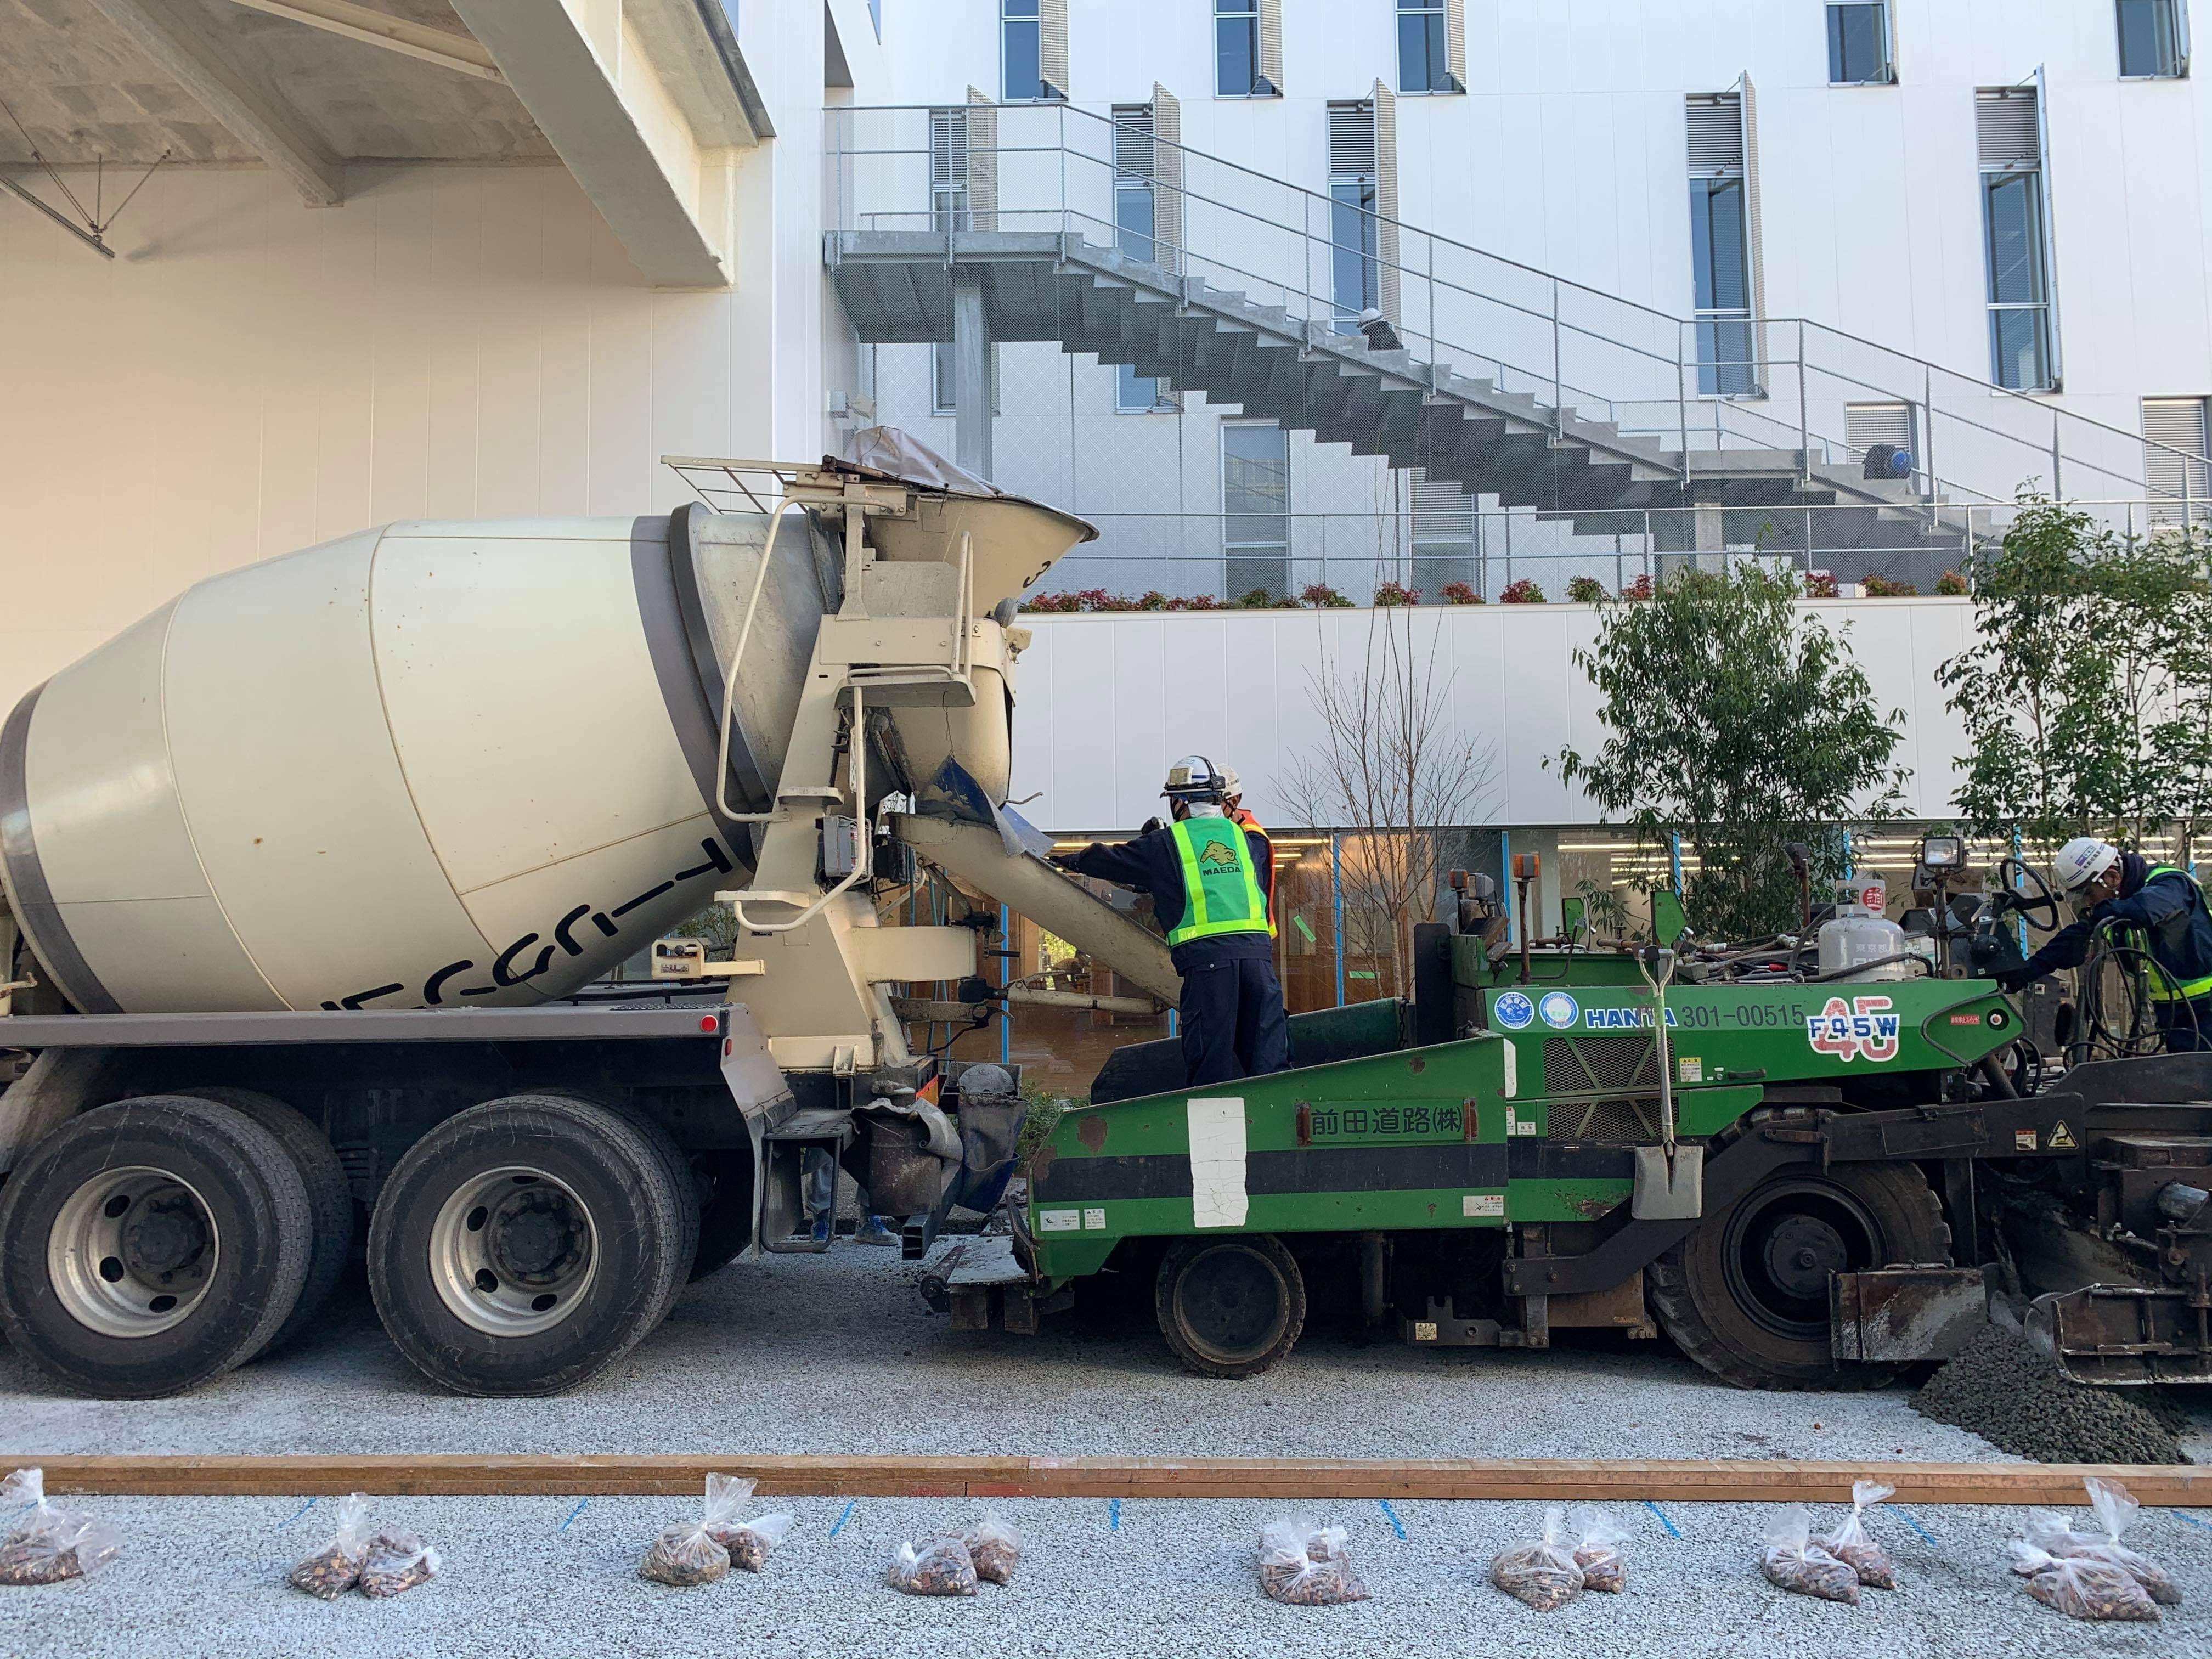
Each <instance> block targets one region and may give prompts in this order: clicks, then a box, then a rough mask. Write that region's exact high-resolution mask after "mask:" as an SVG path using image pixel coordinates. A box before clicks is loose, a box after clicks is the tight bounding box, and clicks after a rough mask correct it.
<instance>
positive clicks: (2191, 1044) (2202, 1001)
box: [1182, 980, 2212, 1056]
mask: <svg viewBox="0 0 2212 1659" xmlns="http://www.w3.org/2000/svg"><path fill="white" fill-rule="evenodd" d="M1183 982H1184V983H1185V984H1186V985H1188V983H1189V981H1188V980H1186V981H1183ZM2152 1009H2153V1018H2155V1019H2156V1020H2157V1021H2158V1029H2159V1030H2160V1031H2161V1032H2163V1033H2164V1034H2165V1036H2166V1053H2168V1054H2197V1053H2199V1052H2202V1051H2208V1050H2212V997H2198V998H2197V1000H2195V1001H2193V1002H2160V1003H2154V1004H2153V1005H2152ZM1182 1051H1183V1054H1185V1055H1186V1056H1188V1054H1189V1053H1190V1042H1189V1040H1188V1038H1186V1039H1185V1040H1184V1042H1183V1049H1182Z"/></svg>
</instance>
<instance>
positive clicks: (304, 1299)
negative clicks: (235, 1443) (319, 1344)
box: [178, 1085, 354, 1358]
mask: <svg viewBox="0 0 2212 1659" xmlns="http://www.w3.org/2000/svg"><path fill="white" fill-rule="evenodd" d="M178 1092H179V1093H180V1094H186V1095H190V1096H191V1097H193V1098H195V1099H197V1100H212V1101H214V1102H215V1103H216V1104H218V1105H222V1106H228V1107H230V1108H232V1109H234V1110H235V1111H239V1112H242V1113H244V1114H245V1115H246V1116H247V1117H250V1118H252V1120H253V1121H255V1122H256V1123H258V1124H259V1125H260V1126H261V1127H263V1128H264V1129H266V1130H268V1131H269V1133H270V1134H272V1135H274V1136H276V1139H277V1140H278V1141H279V1143H281V1144H282V1145H283V1148H284V1150H285V1152H287V1153H289V1155H290V1157H291V1159H292V1166H293V1167H294V1168H295V1169H296V1170H299V1172H300V1179H301V1182H302V1183H303V1184H304V1185H305V1186H306V1188H307V1208H308V1211H309V1212H310V1215H311V1218H312V1226H313V1234H312V1240H313V1243H312V1248H311V1249H310V1252H309V1255H308V1258H307V1283H306V1284H305V1285H303V1286H302V1287H301V1291H300V1299H299V1301H298V1302H296V1303H295V1304H293V1307H292V1311H291V1313H290V1314H289V1316H287V1317H286V1318H285V1321H284V1322H283V1325H282V1326H281V1327H279V1328H278V1329H277V1332H276V1335H274V1336H272V1337H270V1339H269V1346H267V1347H265V1348H264V1349H262V1351H261V1352H262V1353H263V1354H270V1353H276V1352H282V1351H283V1349H284V1348H286V1347H288V1346H290V1345H291V1344H292V1343H293V1342H294V1341H295V1340H297V1339H298V1338H299V1336H300V1334H301V1332H303V1331H305V1330H307V1328H309V1327H310V1326H312V1325H313V1323H314V1322H316V1321H317V1320H318V1319H319V1318H320V1317H321V1316H322V1312H323V1309H324V1307H325V1304H328V1303H329V1301H330V1299H331V1291H334V1290H336V1289H337V1283H338V1279H340V1278H341V1277H342V1276H343V1274H344V1273H345V1267H346V1262H347V1261H349V1260H350V1259H351V1257H352V1255H353V1237H354V1218H353V1183H352V1182H349V1181H348V1180H347V1179H346V1172H345V1165H343V1164H341V1163H339V1162H338V1155H337V1152H334V1151H332V1150H331V1143H330V1138H329V1137H328V1136H326V1135H325V1134H324V1133H323V1132H322V1131H321V1130H320V1129H318V1128H317V1127H315V1126H314V1125H313V1123H311V1122H309V1121H307V1115H306V1114H305V1113H303V1112H301V1111H299V1110H298V1109H295V1108H294V1107H291V1106H288V1105H286V1104H285V1103H283V1101H281V1100H279V1099H277V1098H276V1096H274V1095H264V1094H262V1093H260V1092H259V1091H257V1090H253V1089H232V1088H228V1087H224V1086H220V1085H218V1086H215V1087H210V1088H199V1087H194V1088H190V1089H183V1090H179V1091H178ZM248 1357H249V1358H259V1357H260V1356H259V1355H250V1356H248Z"/></svg>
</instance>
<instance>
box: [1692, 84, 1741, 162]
mask: <svg viewBox="0 0 2212 1659" xmlns="http://www.w3.org/2000/svg"><path fill="white" fill-rule="evenodd" d="M1682 110H1683V119H1684V121H1685V122H1686V125H1687V126H1688V128H1689V141H1690V173H1691V174H1692V177H1695V178H1700V179H1705V178H1711V177H1713V176H1715V175H1717V174H1729V175H1733V174H1737V173H1741V172H1742V171H1743V109H1742V106H1741V104H1740V103H1739V102H1738V100H1737V98H1736V94H1734V93H1732V92H1700V93H1692V94H1690V96H1689V97H1687V98H1686V99H1685V100H1683V105H1682Z"/></svg>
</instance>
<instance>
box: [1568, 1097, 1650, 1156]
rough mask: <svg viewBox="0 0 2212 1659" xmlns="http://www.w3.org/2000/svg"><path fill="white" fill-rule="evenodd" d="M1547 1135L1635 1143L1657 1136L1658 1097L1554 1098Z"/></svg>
mask: <svg viewBox="0 0 2212 1659" xmlns="http://www.w3.org/2000/svg"><path fill="white" fill-rule="evenodd" d="M1546 1109H1547V1111H1549V1112H1550V1114H1551V1123H1550V1130H1551V1133H1550V1136H1549V1138H1550V1139H1553V1140H1595V1141H1602V1142H1605V1143H1607V1144H1608V1145H1611V1146H1635V1145H1637V1144H1638V1143H1640V1142H1644V1141H1656V1140H1657V1139H1659V1097H1658V1096H1656V1095H1637V1096H1622V1097H1618V1098H1615V1099H1612V1100H1554V1101H1552V1102H1550V1103H1547V1108H1546Z"/></svg>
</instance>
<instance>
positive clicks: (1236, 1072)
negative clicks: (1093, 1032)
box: [1052, 755, 1291, 1088]
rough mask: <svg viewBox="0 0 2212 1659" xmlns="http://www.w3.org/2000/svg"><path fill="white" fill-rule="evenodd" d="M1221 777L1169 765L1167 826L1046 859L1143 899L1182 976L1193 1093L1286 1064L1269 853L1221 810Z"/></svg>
mask: <svg viewBox="0 0 2212 1659" xmlns="http://www.w3.org/2000/svg"><path fill="white" fill-rule="evenodd" d="M1223 784H1224V775H1223V773H1222V772H1221V770H1220V769H1218V768H1216V767H1215V766H1214V764H1213V763H1212V762H1211V761H1209V760H1207V759H1206V757H1204V756H1202V755H1188V756H1186V757H1183V758H1182V760H1179V761H1177V762H1176V763H1175V764H1174V765H1173V766H1171V767H1170V768H1169V769H1168V781H1167V787H1165V788H1164V789H1163V790H1162V791H1161V793H1163V794H1164V795H1165V796H1166V797H1167V799H1168V801H1169V810H1170V812H1171V813H1172V814H1173V818H1174V821H1173V822H1172V823H1167V824H1164V825H1163V826H1161V827H1160V828H1158V829H1147V830H1146V832H1145V833H1144V834H1142V835H1140V836H1138V837H1137V838H1136V839H1135V840H1134V841H1130V842H1122V843H1121V844H1120V845H1119V846H1108V845H1106V844H1104V843H1103V842H1091V845H1090V846H1088V847H1086V848H1084V849H1083V850H1082V851H1081V852H1079V853H1066V854H1060V853H1055V854H1053V860H1052V861H1053V862H1054V864H1057V865H1059V866H1061V867H1062V868H1063V869H1068V870H1073V871H1075V872H1077V873H1079V874H1080V875H1085V876H1095V877H1097V878H1098V879H1099V880H1101V881H1110V882H1112V883H1114V884H1115V885H1116V886H1120V887H1133V888H1135V889H1136V890H1138V891H1139V892H1144V893H1149V894H1151V895H1152V914H1153V915H1154V916H1156V917H1157V918H1158V921H1159V924H1160V929H1161V931H1162V932H1163V933H1165V934H1166V935H1167V941H1168V953H1169V955H1170V957H1172V958H1173V959H1174V961H1175V965H1176V972H1177V973H1179V974H1181V975H1182V1003H1181V1005H1180V1019H1181V1024H1182V1060H1183V1073H1184V1080H1185V1081H1186V1083H1187V1084H1188V1085H1189V1086H1190V1087H1192V1088H1198V1087H1201V1086H1203V1085H1206V1084H1209V1083H1226V1082H1229V1081H1231V1080H1232V1079H1237V1078H1240V1077H1261V1076H1265V1075H1266V1074H1267V1073H1269V1072H1280V1071H1284V1070H1285V1069H1287V1068H1288V1066H1290V1063H1291V1036H1290V1026H1289V1024H1287V1022H1286V1020H1285V1016H1284V1013H1283V987H1282V986H1281V984H1280V983H1279V981H1277V980H1276V978H1275V946H1274V937H1275V925H1274V922H1273V921H1272V920H1271V919H1270V917H1269V915H1268V914H1267V910H1268V906H1267V896H1268V894H1270V893H1271V892H1273V890H1274V881H1275V861H1274V852H1273V848H1271V847H1270V846H1269V844H1268V841H1267V835H1266V834H1265V832H1263V831H1261V830H1260V829H1256V828H1253V829H1247V828H1246V827H1245V826H1244V825H1243V824H1241V823H1237V821H1236V820H1234V819H1233V818H1231V817H1229V816H1228V813H1227V811H1226V809H1225V807H1224V805H1223V796H1224V794H1225V789H1224V787H1223Z"/></svg>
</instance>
